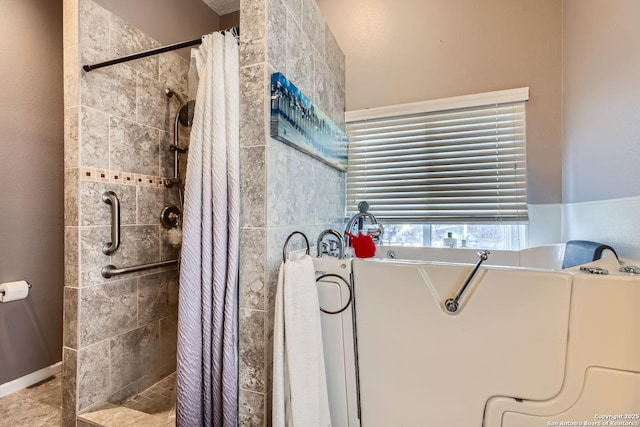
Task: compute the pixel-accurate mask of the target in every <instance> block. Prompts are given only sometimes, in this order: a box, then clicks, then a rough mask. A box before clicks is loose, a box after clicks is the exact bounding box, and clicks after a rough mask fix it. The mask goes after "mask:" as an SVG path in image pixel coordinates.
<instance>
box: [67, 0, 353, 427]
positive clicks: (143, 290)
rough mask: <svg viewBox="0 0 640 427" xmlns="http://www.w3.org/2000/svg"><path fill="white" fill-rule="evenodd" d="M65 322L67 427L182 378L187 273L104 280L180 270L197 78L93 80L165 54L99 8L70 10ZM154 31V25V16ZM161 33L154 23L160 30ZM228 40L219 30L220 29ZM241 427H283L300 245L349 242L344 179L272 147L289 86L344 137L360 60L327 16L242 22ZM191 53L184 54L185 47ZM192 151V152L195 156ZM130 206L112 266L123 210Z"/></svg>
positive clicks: (173, 67) (143, 67) (142, 72)
mask: <svg viewBox="0 0 640 427" xmlns="http://www.w3.org/2000/svg"><path fill="white" fill-rule="evenodd" d="M64 7H65V25H64V60H65V260H66V261H65V264H66V265H65V290H64V292H65V298H64V299H65V303H64V305H65V307H64V308H65V319H64V349H63V425H64V426H71V425H75V418H76V415H77V414H81V413H85V412H87V411H90V410H91V409H92V408H95V407H97V406H99V405H101V404H103V403H104V402H115V403H120V402H122V401H124V400H125V399H126V398H127V397H130V396H131V395H134V394H136V393H138V392H139V391H142V390H144V389H145V388H147V387H148V386H150V385H152V384H153V383H155V382H157V381H158V380H160V379H162V378H163V377H165V376H167V375H169V374H170V373H171V372H173V371H174V369H175V354H176V350H175V346H176V328H177V308H176V307H177V292H178V274H177V270H176V269H175V268H173V269H166V268H165V269H163V270H157V269H156V270H150V271H144V272H139V273H133V274H127V275H123V276H116V277H114V278H112V279H104V278H102V276H101V274H100V270H101V268H102V267H103V266H104V265H107V264H113V265H116V266H118V267H126V266H131V265H137V264H144V263H149V262H155V261H160V260H170V259H175V258H176V257H177V256H178V253H179V247H177V246H175V245H171V244H170V243H169V240H170V239H169V238H168V235H167V232H166V230H164V228H162V226H161V225H160V224H159V220H158V216H159V214H160V211H161V210H162V208H163V207H164V206H165V205H166V204H175V205H179V200H178V196H177V192H176V191H175V189H166V188H164V185H163V184H162V177H169V176H171V175H172V172H173V171H172V154H171V153H170V152H169V149H168V148H169V144H170V143H171V142H172V141H173V139H172V138H173V135H172V132H173V120H174V117H175V114H176V112H177V109H178V107H179V106H178V102H177V101H176V100H175V99H169V98H167V97H166V95H165V92H164V89H165V87H167V86H169V87H171V88H172V89H173V90H175V91H176V92H178V93H180V94H181V95H182V97H183V98H185V99H187V94H188V93H189V90H188V87H187V85H188V82H187V71H188V63H187V61H186V60H184V59H183V58H181V57H180V56H178V55H176V54H175V53H164V54H160V55H157V56H153V57H150V58H147V59H144V60H137V61H134V62H129V63H125V64H119V65H114V66H111V67H106V68H102V69H99V70H95V71H91V72H89V73H85V72H83V71H81V65H82V64H86V63H93V62H97V61H101V60H104V59H111V58H113V57H117V56H121V55H125V54H128V53H134V52H139V51H143V50H147V49H149V48H152V47H156V46H158V43H157V42H155V41H154V40H153V39H151V38H150V37H149V36H147V35H145V34H144V33H142V32H141V31H140V30H138V29H136V28H135V27H132V26H131V25H129V24H128V23H127V22H124V21H123V20H122V19H121V18H119V17H118V16H116V15H114V14H112V13H111V12H109V11H107V10H105V9H104V8H102V7H100V6H98V5H97V4H95V3H94V2H92V1H91V0H65V2H64ZM150 16H152V11H150ZM150 19H152V18H150ZM212 30H214V29H212ZM240 30H241V40H240V61H241V63H240V67H241V69H240V85H241V88H240V91H241V100H240V105H241V106H240V109H241V111H240V127H241V129H240V139H241V140H240V144H241V154H240V155H241V159H240V162H241V163H240V167H241V218H240V224H241V245H240V291H239V292H240V294H239V305H240V315H239V336H240V337H239V340H240V342H239V350H240V367H239V368H240V372H239V374H240V384H239V385H240V408H239V411H240V425H243V426H263V425H269V424H270V399H271V378H270V372H271V352H272V335H273V333H272V332H273V309H274V297H275V285H276V277H277V271H278V266H279V263H280V262H281V258H282V245H283V243H284V240H285V238H286V237H287V235H288V234H289V233H290V232H292V231H294V230H299V231H303V232H304V233H305V234H306V235H307V236H308V237H309V240H310V241H311V242H314V241H315V239H316V237H317V235H318V234H319V233H320V232H321V231H322V230H323V229H325V228H336V229H338V230H340V229H341V227H342V224H343V222H344V221H343V217H344V203H345V202H344V194H345V191H344V185H345V184H344V174H343V173H341V172H339V171H337V170H335V169H333V168H331V167H329V166H327V165H325V164H324V163H322V162H320V161H318V160H316V159H314V158H311V157H309V156H307V155H305V154H302V153H301V152H299V151H296V150H295V149H293V148H291V147H289V146H288V145H286V144H283V143H281V142H279V141H277V140H275V139H273V138H271V137H270V136H269V111H270V76H271V73H273V72H276V71H281V72H283V73H284V74H285V75H286V76H287V77H288V78H289V79H290V80H291V81H292V82H293V83H294V84H296V85H297V86H298V87H299V88H300V89H301V90H302V91H303V92H304V93H305V94H306V95H308V96H309V98H311V99H312V101H313V102H314V103H315V104H316V105H317V106H319V108H321V109H322V110H323V111H324V112H325V113H326V114H327V115H328V116H329V117H330V118H332V120H334V121H335V122H336V123H337V124H338V125H339V126H341V127H343V128H344V67H345V61H344V55H343V54H342V52H341V50H340V48H339V47H338V45H337V43H336V41H335V39H334V37H333V35H332V34H331V31H330V30H329V28H328V27H327V26H326V24H325V22H324V19H323V17H322V15H321V13H320V11H319V9H318V7H317V5H316V3H315V1H314V0H242V1H241V10H240ZM177 41H179V40H176V42H177ZM185 143H186V141H185V142H183V144H185ZM105 190H112V191H114V192H115V193H116V194H117V195H118V196H119V198H120V201H121V208H122V213H121V216H122V218H121V221H122V244H121V247H120V249H119V250H118V251H117V252H116V253H115V254H114V255H112V256H111V257H109V256H106V255H104V254H103V253H102V250H101V248H102V245H103V244H104V243H105V242H107V241H109V240H110V217H109V209H110V208H109V206H108V205H106V204H105V203H104V202H102V200H101V195H102V192H103V191H105Z"/></svg>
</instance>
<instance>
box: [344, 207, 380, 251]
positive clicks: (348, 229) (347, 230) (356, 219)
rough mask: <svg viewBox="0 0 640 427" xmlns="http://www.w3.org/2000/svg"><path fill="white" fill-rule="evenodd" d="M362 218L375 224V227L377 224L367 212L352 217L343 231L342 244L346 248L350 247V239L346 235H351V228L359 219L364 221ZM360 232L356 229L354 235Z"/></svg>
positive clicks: (374, 218) (373, 217) (375, 219)
mask: <svg viewBox="0 0 640 427" xmlns="http://www.w3.org/2000/svg"><path fill="white" fill-rule="evenodd" d="M364 218H369V219H370V220H371V223H372V224H375V225H377V224H378V220H377V218H376V217H375V216H374V215H373V214H371V213H369V212H360V213H357V214H355V215H354V216H352V217H351V218H350V219H349V222H347V227H346V228H345V230H344V244H345V246H346V247H349V246H351V237H349V235H348V234H347V233H351V231H352V229H353V226H354V225H355V224H356V223H358V222H359V220H360V219H364ZM360 231H361V229H358V231H356V234H357V233H359V232H360Z"/></svg>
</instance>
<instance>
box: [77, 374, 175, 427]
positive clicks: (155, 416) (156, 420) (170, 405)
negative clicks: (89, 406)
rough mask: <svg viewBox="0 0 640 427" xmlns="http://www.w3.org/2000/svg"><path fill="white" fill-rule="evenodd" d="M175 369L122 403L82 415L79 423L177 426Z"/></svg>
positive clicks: (105, 426) (90, 426)
mask: <svg viewBox="0 0 640 427" xmlns="http://www.w3.org/2000/svg"><path fill="white" fill-rule="evenodd" d="M175 387H176V374H175V372H174V373H173V374H171V375H169V376H167V377H165V378H164V379H162V380H160V381H158V382H157V383H155V384H154V385H152V386H151V387H149V388H148V389H146V390H145V391H143V392H141V393H138V394H136V395H135V396H133V397H130V398H129V399H127V400H126V401H125V402H123V403H122V404H121V405H119V406H118V405H114V404H106V405H104V406H102V407H101V408H100V409H96V410H95V411H93V412H89V413H87V414H82V415H80V416H79V418H80V419H81V420H82V421H83V422H84V424H81V423H78V427H80V426H83V427H85V426H86V427H94V426H97V427H127V426H136V427H156V426H157V427H165V426H167V427H168V426H175V422H176V418H175V407H174V402H175Z"/></svg>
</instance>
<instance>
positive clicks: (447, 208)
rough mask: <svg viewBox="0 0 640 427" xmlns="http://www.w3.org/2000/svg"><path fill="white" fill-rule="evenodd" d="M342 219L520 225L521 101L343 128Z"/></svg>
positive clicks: (523, 215)
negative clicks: (363, 207)
mask: <svg viewBox="0 0 640 427" xmlns="http://www.w3.org/2000/svg"><path fill="white" fill-rule="evenodd" d="M347 129H348V134H349V160H348V171H347V212H348V214H351V213H353V212H357V211H358V209H357V204H358V202H359V201H362V200H366V201H367V202H368V203H369V205H370V207H371V212H373V213H375V215H376V216H377V217H378V218H380V219H384V220H387V221H388V222H389V221H394V222H429V223H438V222H439V223H477V222H496V221H501V222H520V221H526V220H527V195H526V186H527V183H526V160H525V140H526V132H525V109H524V101H519V102H509V103H502V104H493V105H484V106H478V107H470V108H459V109H453V110H447V111H435V112H428V113H420V114H412V115H401V116H395V117H383V118H374V119H369V120H360V121H355V122H351V123H348V125H347Z"/></svg>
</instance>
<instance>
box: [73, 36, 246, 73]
mask: <svg viewBox="0 0 640 427" xmlns="http://www.w3.org/2000/svg"><path fill="white" fill-rule="evenodd" d="M225 31H231V32H232V34H233V35H234V36H236V38H238V37H239V35H240V30H239V29H238V28H236V27H233V28H230V29H228V30H221V31H220V32H225ZM200 43H202V37H200V38H198V39H195V40H189V41H186V42H180V43H175V44H170V45H167V46H162V47H158V48H156V49H151V50H147V51H144V52H139V53H134V54H132V55H127V56H123V57H120V58H116V59H111V60H109V61H104V62H98V63H96V64H86V65H83V66H82V69H83V70H84V71H87V72H88V71H91V70H95V69H98V68H102V67H108V66H109V65H114V64H120V63H122V62H127V61H133V60H134V59H140V58H146V57H147V56H152V55H157V54H159V53H164V52H170V51H172V50H177V49H182V48H183V47H189V46H196V45H199V44H200Z"/></svg>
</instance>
